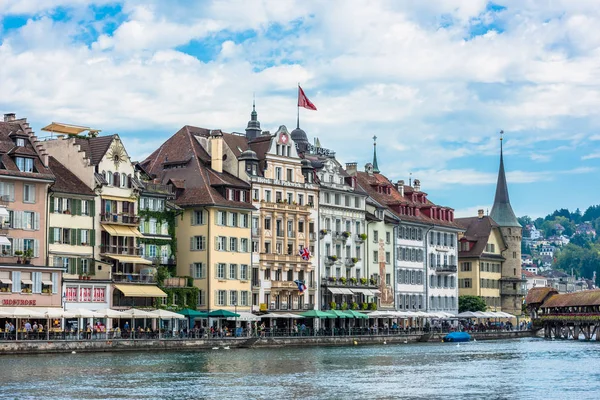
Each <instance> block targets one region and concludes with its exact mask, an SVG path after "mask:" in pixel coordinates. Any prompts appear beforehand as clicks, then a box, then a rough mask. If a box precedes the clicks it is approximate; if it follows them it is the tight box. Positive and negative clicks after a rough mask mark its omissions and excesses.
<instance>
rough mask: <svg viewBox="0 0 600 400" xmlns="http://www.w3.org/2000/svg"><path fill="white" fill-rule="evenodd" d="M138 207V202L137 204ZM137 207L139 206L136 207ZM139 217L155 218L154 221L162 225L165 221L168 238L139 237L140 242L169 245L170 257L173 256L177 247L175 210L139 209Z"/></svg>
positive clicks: (145, 218)
mask: <svg viewBox="0 0 600 400" xmlns="http://www.w3.org/2000/svg"><path fill="white" fill-rule="evenodd" d="M138 207H139V204H138ZM138 209H139V208H138ZM138 215H139V217H140V218H142V219H144V220H146V221H147V220H149V219H151V218H153V219H155V220H156V223H157V224H159V225H162V224H163V223H164V222H166V223H167V227H168V228H167V229H168V234H169V237H170V239H153V238H140V239H139V243H140V244H153V245H156V246H164V245H166V244H168V245H170V246H171V249H170V251H171V254H170V257H175V250H176V249H177V237H176V235H175V216H176V212H175V211H172V210H165V211H149V210H140V211H139V212H138Z"/></svg>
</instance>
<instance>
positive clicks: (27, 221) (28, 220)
mask: <svg viewBox="0 0 600 400" xmlns="http://www.w3.org/2000/svg"><path fill="white" fill-rule="evenodd" d="M11 221H12V219H11ZM34 224H35V213H33V212H31V211H23V226H22V229H28V230H33V229H34V226H35V225H34Z"/></svg>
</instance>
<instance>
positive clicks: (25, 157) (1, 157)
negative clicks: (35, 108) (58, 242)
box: [0, 114, 54, 265]
mask: <svg viewBox="0 0 600 400" xmlns="http://www.w3.org/2000/svg"><path fill="white" fill-rule="evenodd" d="M53 182H54V175H53V174H52V172H51V171H50V169H49V168H48V154H47V153H46V152H45V150H44V149H43V147H42V145H41V143H40V142H39V141H38V140H37V137H36V136H35V135H34V133H33V131H32V130H31V128H30V127H29V124H28V123H27V120H26V119H24V118H23V119H17V118H16V117H15V115H14V114H5V115H4V121H2V122H0V223H1V225H0V246H1V247H2V249H1V253H0V261H2V262H8V263H10V262H17V261H19V262H21V261H22V259H23V258H26V259H27V260H28V261H29V262H30V263H31V264H33V265H44V264H45V263H46V254H47V251H46V245H45V244H46V227H47V220H46V206H47V198H46V193H47V191H48V187H49V186H50V185H51V184H52V183H53ZM24 255H25V257H23V256H24Z"/></svg>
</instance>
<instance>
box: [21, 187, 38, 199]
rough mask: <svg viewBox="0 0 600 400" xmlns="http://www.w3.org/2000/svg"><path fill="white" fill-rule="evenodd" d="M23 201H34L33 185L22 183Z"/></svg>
mask: <svg viewBox="0 0 600 400" xmlns="http://www.w3.org/2000/svg"><path fill="white" fill-rule="evenodd" d="M23 202H24V203H35V185H23Z"/></svg>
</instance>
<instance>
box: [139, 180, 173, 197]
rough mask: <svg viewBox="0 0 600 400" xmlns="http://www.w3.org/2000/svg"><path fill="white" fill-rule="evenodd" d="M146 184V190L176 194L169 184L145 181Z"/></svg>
mask: <svg viewBox="0 0 600 400" xmlns="http://www.w3.org/2000/svg"><path fill="white" fill-rule="evenodd" d="M144 186H145V187H146V190H145V191H146V192H151V193H163V194H166V195H174V193H173V190H172V188H171V186H169V185H163V184H160V183H144Z"/></svg>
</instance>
